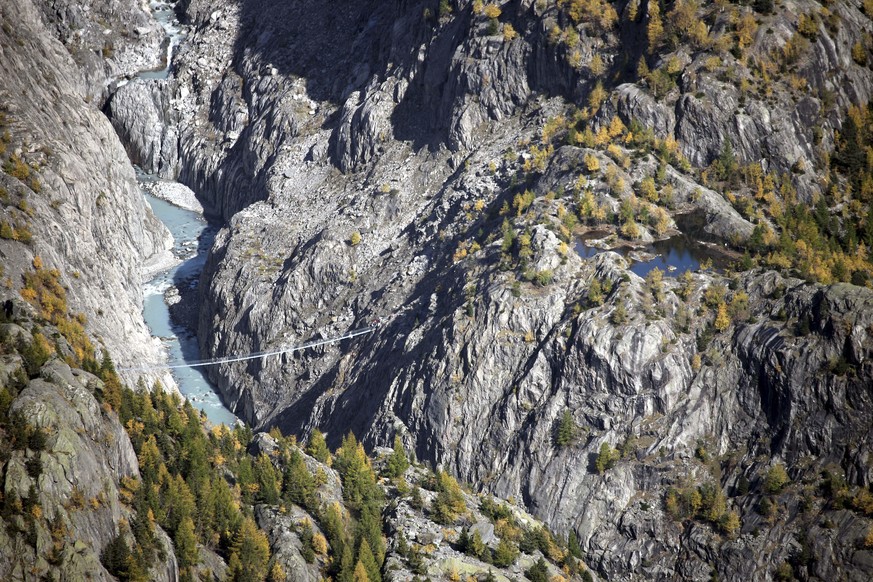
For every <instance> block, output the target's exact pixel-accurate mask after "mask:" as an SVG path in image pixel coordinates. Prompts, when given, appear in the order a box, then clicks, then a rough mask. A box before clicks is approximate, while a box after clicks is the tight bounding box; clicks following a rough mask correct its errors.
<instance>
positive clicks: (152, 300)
mask: <svg viewBox="0 0 873 582" xmlns="http://www.w3.org/2000/svg"><path fill="white" fill-rule="evenodd" d="M150 6H151V9H152V12H153V14H154V16H155V19H156V20H157V21H158V22H159V23H160V24H161V26H163V27H164V30H165V31H166V34H167V38H166V40H165V46H166V51H167V52H166V56H165V61H164V63H163V67H162V68H161V69H158V70H154V71H143V72H141V73H140V74H139V75H138V76H139V77H140V78H141V79H166V78H168V77H169V76H170V67H171V63H172V56H173V50H174V49H175V47H176V46H178V44H179V43H180V42H181V41H182V40H183V39H184V30H183V28H182V26H181V25H180V24H179V22H178V20H177V19H176V16H175V13H174V11H173V6H172V5H170V4H166V3H163V2H152V3H151V4H150ZM137 178H138V179H139V181H140V185H141V186H142V187H143V195H144V196H145V197H146V200H147V201H148V203H149V205H150V206H151V207H152V211H153V212H154V213H155V216H157V217H158V218H159V219H160V220H161V222H163V223H164V225H165V226H166V227H167V229H168V230H169V231H170V234H172V235H173V248H172V253H173V256H174V257H175V258H176V260H177V263H176V264H175V266H173V267H172V268H169V269H168V270H166V271H162V272H160V273H158V275H157V276H155V277H154V278H153V279H152V280H151V281H149V282H148V283H146V284H145V286H144V288H143V317H144V319H145V321H146V324H147V325H148V327H149V330H151V332H152V335H153V336H155V337H157V338H159V339H160V340H161V342H162V344H163V345H164V347H165V349H166V350H167V355H168V358H169V363H170V364H171V365H178V364H183V363H185V362H191V361H193V360H198V359H199V358H200V348H199V344H198V342H197V336H196V335H194V333H193V331H192V330H190V329H189V328H187V327H185V326H184V325H181V324H179V323H178V322H175V321H173V319H172V317H171V315H170V308H169V305H168V304H167V299H168V294H167V291H168V290H170V289H171V288H172V287H175V288H178V289H187V290H189V291H191V290H194V289H195V288H196V286H197V284H198V283H199V281H200V272H201V271H202V270H203V265H204V264H205V263H206V255H207V254H208V253H209V249H210V248H211V247H212V241H213V239H214V238H215V232H216V230H217V227H216V226H215V225H211V224H209V223H208V222H207V221H206V220H205V219H204V218H203V216H202V214H199V213H197V212H193V211H191V210H186V209H184V208H181V207H179V206H175V205H173V204H171V203H169V202H166V201H164V200H161V199H159V198H157V197H155V196H153V195H152V194H150V193H149V192H148V190H147V188H146V186H147V185H148V184H149V183H151V182H155V181H157V180H158V178H155V177H153V176H149V175H148V174H143V173H140V172H137ZM171 372H172V375H173V378H174V380H175V381H176V384H177V386H178V387H179V391H180V392H181V393H182V395H183V396H185V397H186V398H187V399H188V400H189V401H190V402H191V404H193V405H194V407H196V408H197V409H199V410H202V411H203V412H204V413H205V414H206V417H207V418H208V419H209V421H210V422H211V423H213V424H228V425H232V424H234V423H236V422H237V421H238V419H237V417H236V416H235V415H234V414H233V413H232V412H230V411H229V410H228V409H227V408H225V406H224V405H223V404H222V402H221V399H220V398H219V396H218V393H217V392H216V391H215V388H214V387H213V386H212V384H210V382H209V381H208V380H207V379H206V376H205V375H204V373H203V372H202V368H186V367H180V368H173V369H172V370H171Z"/></svg>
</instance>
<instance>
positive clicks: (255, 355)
mask: <svg viewBox="0 0 873 582" xmlns="http://www.w3.org/2000/svg"><path fill="white" fill-rule="evenodd" d="M377 327H378V324H374V325H368V326H366V327H359V328H358V329H356V330H353V331H350V332H346V333H344V334H343V335H339V336H336V337H330V338H323V339H316V340H310V341H308V342H305V343H302V344H299V345H296V346H289V347H285V348H276V349H273V350H265V351H261V352H251V353H248V354H242V355H236V356H225V357H222V358H209V359H205V360H192V361H188V362H179V363H166V364H157V365H153V366H141V367H133V368H118V371H120V372H152V371H159V370H174V369H178V368H202V367H205V366H217V365H219V364H231V363H233V362H245V361H247V360H257V359H260V358H268V357H270V356H279V355H282V354H290V353H292V352H298V351H300V350H305V349H308V348H317V347H318V346H326V345H329V344H335V343H339V342H341V341H344V340H347V339H351V338H353V337H358V336H362V335H367V334H370V333H373V332H374V331H376V328H377Z"/></svg>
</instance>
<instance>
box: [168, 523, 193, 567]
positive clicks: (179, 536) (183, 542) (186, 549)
mask: <svg viewBox="0 0 873 582" xmlns="http://www.w3.org/2000/svg"><path fill="white" fill-rule="evenodd" d="M173 542H174V543H175V546H176V558H177V559H178V560H179V568H180V569H188V568H193V567H194V566H196V565H197V562H199V561H200V554H199V552H198V551H197V536H196V535H195V533H194V521H193V520H192V519H191V518H190V517H185V518H184V519H183V520H182V522H181V523H180V524H179V528H178V529H177V530H176V537H175V538H174V539H173Z"/></svg>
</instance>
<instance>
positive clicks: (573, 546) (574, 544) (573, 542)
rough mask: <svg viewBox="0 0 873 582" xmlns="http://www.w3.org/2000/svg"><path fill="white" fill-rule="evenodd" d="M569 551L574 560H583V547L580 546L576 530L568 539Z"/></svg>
mask: <svg viewBox="0 0 873 582" xmlns="http://www.w3.org/2000/svg"><path fill="white" fill-rule="evenodd" d="M567 550H568V551H569V552H570V555H572V556H573V557H574V558H578V559H580V560H581V559H582V547H581V546H580V545H579V536H577V535H576V530H572V529H571V530H570V535H569V536H568V538H567Z"/></svg>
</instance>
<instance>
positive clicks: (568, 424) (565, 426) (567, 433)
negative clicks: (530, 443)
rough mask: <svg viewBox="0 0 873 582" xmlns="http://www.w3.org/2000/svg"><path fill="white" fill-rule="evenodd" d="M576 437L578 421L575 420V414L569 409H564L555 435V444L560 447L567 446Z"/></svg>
mask: <svg viewBox="0 0 873 582" xmlns="http://www.w3.org/2000/svg"><path fill="white" fill-rule="evenodd" d="M575 437H576V422H575V421H574V420H573V415H572V414H570V411H569V410H564V413H563V414H562V415H561V420H560V421H558V430H557V434H556V435H555V444H556V445H558V446H559V447H566V446H568V445H569V444H571V443H572V442H573V439H574V438H575Z"/></svg>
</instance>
